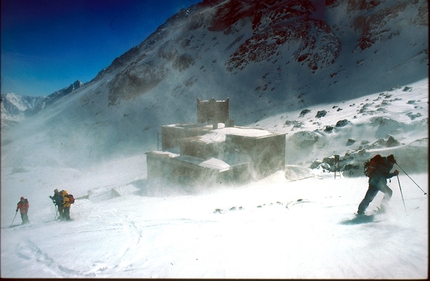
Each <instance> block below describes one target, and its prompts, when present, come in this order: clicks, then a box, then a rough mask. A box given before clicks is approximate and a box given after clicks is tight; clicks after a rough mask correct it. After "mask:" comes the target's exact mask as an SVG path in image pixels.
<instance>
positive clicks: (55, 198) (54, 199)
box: [49, 189, 63, 218]
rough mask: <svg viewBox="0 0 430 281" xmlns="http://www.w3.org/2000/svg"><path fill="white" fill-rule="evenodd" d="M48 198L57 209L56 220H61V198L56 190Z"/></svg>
mask: <svg viewBox="0 0 430 281" xmlns="http://www.w3.org/2000/svg"><path fill="white" fill-rule="evenodd" d="M49 198H51V199H52V202H53V203H54V204H55V206H57V209H58V218H61V217H62V216H63V196H62V195H61V193H60V192H59V191H58V189H55V190H54V195H53V196H49Z"/></svg>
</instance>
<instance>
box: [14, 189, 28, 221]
mask: <svg viewBox="0 0 430 281" xmlns="http://www.w3.org/2000/svg"><path fill="white" fill-rule="evenodd" d="M28 208H30V204H29V203H28V200H27V199H25V198H24V197H23V196H21V200H20V201H19V202H18V204H17V205H16V211H15V212H18V209H19V211H20V213H21V219H22V224H25V223H29V222H30V221H29V220H28V214H27V213H28Z"/></svg>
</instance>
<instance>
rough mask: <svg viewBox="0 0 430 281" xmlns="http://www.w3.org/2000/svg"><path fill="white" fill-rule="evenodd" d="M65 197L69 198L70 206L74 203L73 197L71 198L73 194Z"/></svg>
mask: <svg viewBox="0 0 430 281" xmlns="http://www.w3.org/2000/svg"><path fill="white" fill-rule="evenodd" d="M67 197H68V198H69V202H70V204H73V203H75V197H73V194H68V195H67Z"/></svg>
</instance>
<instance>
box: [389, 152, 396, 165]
mask: <svg viewBox="0 0 430 281" xmlns="http://www.w3.org/2000/svg"><path fill="white" fill-rule="evenodd" d="M387 159H388V161H390V162H391V163H396V159H394V155H393V154H390V155H388V157H387Z"/></svg>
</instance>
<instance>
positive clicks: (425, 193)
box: [396, 163, 427, 195]
mask: <svg viewBox="0 0 430 281" xmlns="http://www.w3.org/2000/svg"><path fill="white" fill-rule="evenodd" d="M396 165H397V166H398V167H399V168H400V170H402V171H403V173H405V175H407V176H408V177H409V178H410V179H411V181H413V182H414V183H415V184H416V185H417V186H418V188H419V189H421V191H422V192H424V195H427V192H425V191H424V190H423V189H422V188H421V187H420V186H419V185H418V184H417V183H416V182H415V181H414V180H413V179H412V178H411V177H410V176H409V175H408V173H406V171H405V170H403V169H402V167H400V166H399V164H397V163H396Z"/></svg>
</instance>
